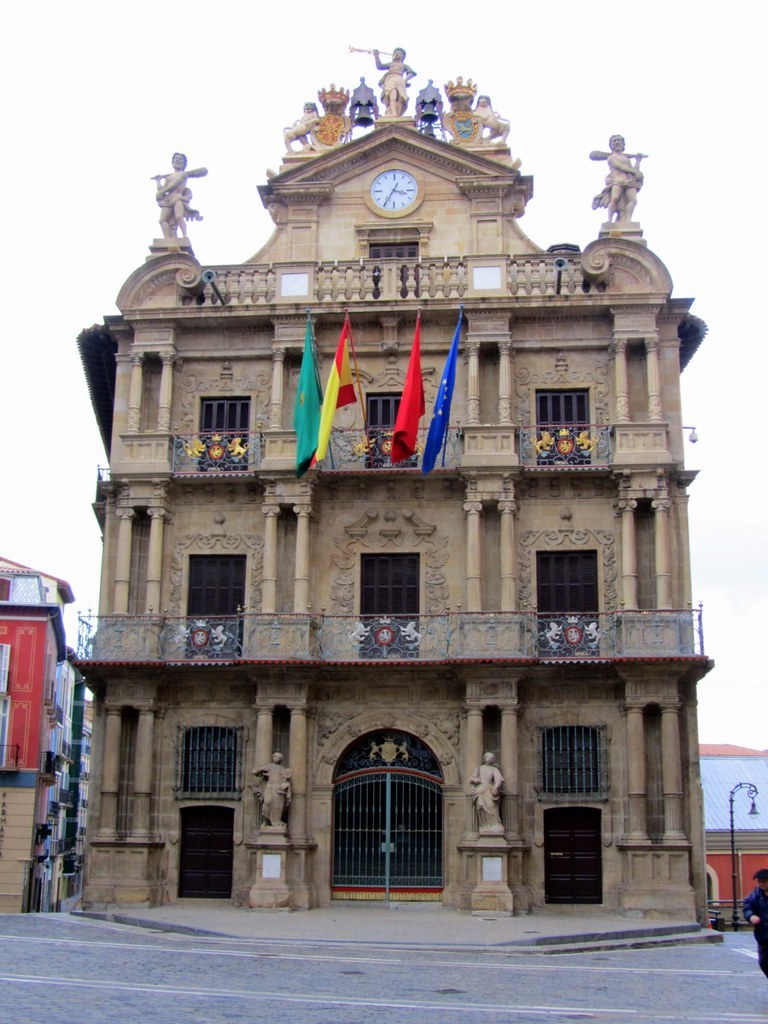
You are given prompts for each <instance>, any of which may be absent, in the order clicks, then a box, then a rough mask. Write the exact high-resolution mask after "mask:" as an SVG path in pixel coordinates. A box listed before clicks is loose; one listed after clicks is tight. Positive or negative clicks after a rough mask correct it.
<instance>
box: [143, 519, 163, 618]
mask: <svg viewBox="0 0 768 1024" xmlns="http://www.w3.org/2000/svg"><path fill="white" fill-rule="evenodd" d="M147 514H148V515H149V518H150V524H149V553H148V556H147V608H146V610H147V611H148V612H156V613H158V614H159V613H160V596H161V595H160V588H161V584H162V580H163V523H164V521H165V517H166V515H167V513H166V510H165V509H164V508H162V507H156V508H148V509H147Z"/></svg>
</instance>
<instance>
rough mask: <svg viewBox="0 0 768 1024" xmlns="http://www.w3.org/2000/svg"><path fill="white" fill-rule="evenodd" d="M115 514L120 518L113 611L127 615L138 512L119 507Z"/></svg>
mask: <svg viewBox="0 0 768 1024" xmlns="http://www.w3.org/2000/svg"><path fill="white" fill-rule="evenodd" d="M115 515H116V516H117V518H118V519H119V520H120V527H119V529H118V532H117V558H116V561H115V589H114V599H113V601H112V613H113V614H114V615H125V614H126V613H127V611H128V591H129V588H130V585H131V539H132V536H133V520H134V519H135V518H136V512H135V510H134V509H132V508H118V509H117V510H116V511H115Z"/></svg>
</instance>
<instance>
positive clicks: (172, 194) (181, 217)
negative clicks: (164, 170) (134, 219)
mask: <svg viewBox="0 0 768 1024" xmlns="http://www.w3.org/2000/svg"><path fill="white" fill-rule="evenodd" d="M171 163H172V165H173V170H172V171H171V172H170V173H169V174H155V175H154V176H153V177H152V181H154V182H156V183H157V192H156V195H155V199H156V200H157V205H158V206H159V207H160V227H161V229H162V232H163V237H164V238H177V237H178V234H179V233H180V234H181V237H182V238H186V237H187V221H188V220H202V219H203V218H202V216H201V215H200V213H199V212H198V211H197V210H193V209H192V207H191V206H190V205H189V204H190V202H191V200H192V190H191V189H190V188H189V187H188V186H187V180H188V179H189V178H204V177H205V176H206V174H207V173H208V169H207V168H205V167H198V168H197V169H196V170H193V171H188V170H187V158H186V156H185V155H184V154H183V153H174V154H173V157H172V159H171Z"/></svg>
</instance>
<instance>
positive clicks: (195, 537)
mask: <svg viewBox="0 0 768 1024" xmlns="http://www.w3.org/2000/svg"><path fill="white" fill-rule="evenodd" d="M213 551H227V552H233V553H238V554H247V555H248V562H249V565H250V569H251V576H250V582H249V585H248V590H247V598H246V603H247V605H248V606H249V607H251V608H260V607H261V582H262V576H263V553H264V539H263V538H262V537H254V536H248V535H240V534H231V535H230V534H203V533H187V534H182V535H181V536H180V537H177V539H176V543H175V544H174V548H173V556H172V558H171V588H170V595H169V611H170V613H171V614H172V615H181V614H182V601H183V595H184V594H185V593H186V565H185V563H186V558H187V555H188V554H198V553H201V552H202V553H205V554H209V553H211V552H213Z"/></svg>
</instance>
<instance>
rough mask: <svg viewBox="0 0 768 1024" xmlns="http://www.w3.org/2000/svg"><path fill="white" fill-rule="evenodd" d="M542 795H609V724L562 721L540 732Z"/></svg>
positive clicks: (538, 761) (578, 796) (559, 796)
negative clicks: (606, 732) (562, 722)
mask: <svg viewBox="0 0 768 1024" xmlns="http://www.w3.org/2000/svg"><path fill="white" fill-rule="evenodd" d="M538 745H539V751H538V757H537V763H538V773H537V774H538V779H537V787H536V788H537V790H538V792H539V795H540V796H542V797H546V798H547V799H568V798H573V797H576V798H579V799H583V798H585V797H590V798H592V799H596V800H605V799H607V797H608V779H607V749H606V739H605V728H604V727H603V726H594V725H558V726H554V727H551V728H546V729H540V730H539V736H538Z"/></svg>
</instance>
